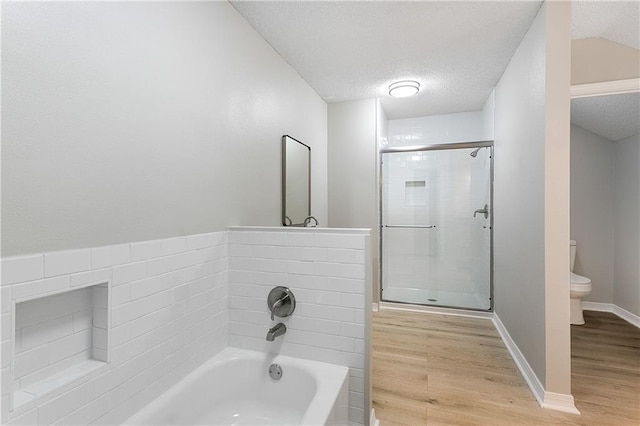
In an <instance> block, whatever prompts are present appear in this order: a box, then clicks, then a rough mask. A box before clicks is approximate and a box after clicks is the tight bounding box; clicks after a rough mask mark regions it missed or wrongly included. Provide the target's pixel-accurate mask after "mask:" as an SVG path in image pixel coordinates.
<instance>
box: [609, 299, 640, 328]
mask: <svg viewBox="0 0 640 426" xmlns="http://www.w3.org/2000/svg"><path fill="white" fill-rule="evenodd" d="M612 312H613V313H614V314H616V315H617V316H619V317H620V318H622V319H623V320H625V321H627V322H629V323H631V324H633V325H635V326H636V327H638V328H640V316H638V315H636V314H632V313H631V312H629V311H627V310H626V309H622V308H621V307H620V306H617V305H613V311H612Z"/></svg>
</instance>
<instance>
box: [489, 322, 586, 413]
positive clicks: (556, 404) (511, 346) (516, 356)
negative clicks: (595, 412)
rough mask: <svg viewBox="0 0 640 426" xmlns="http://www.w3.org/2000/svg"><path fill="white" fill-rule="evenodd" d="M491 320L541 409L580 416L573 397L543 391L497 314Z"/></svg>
mask: <svg viewBox="0 0 640 426" xmlns="http://www.w3.org/2000/svg"><path fill="white" fill-rule="evenodd" d="M492 320H493V324H494V326H495V327H496V330H498V333H499V334H500V337H501V338H502V341H503V342H504V344H505V346H506V347H507V349H508V350H509V353H510V354H511V358H513V361H514V362H515V363H516V366H517V367H518V369H519V370H520V374H522V377H523V378H524V380H525V381H526V382H527V385H529V389H531V393H533V396H534V397H535V399H536V401H538V404H539V405H540V406H541V407H543V408H548V409H551V410H556V411H563V412H566V413H574V414H580V411H578V409H577V408H576V406H575V403H574V400H573V395H570V394H569V395H566V394H559V393H554V392H547V391H545V390H544V387H543V386H542V383H541V382H540V379H538V376H536V373H535V372H534V371H533V369H532V368H531V366H530V365H529V363H528V362H527V359H526V358H525V357H524V355H523V354H522V352H520V348H518V345H516V342H514V340H513V339H512V338H511V336H510V335H509V332H508V331H507V329H506V327H505V326H504V324H503V323H502V321H500V317H498V314H496V313H494V315H493V318H492Z"/></svg>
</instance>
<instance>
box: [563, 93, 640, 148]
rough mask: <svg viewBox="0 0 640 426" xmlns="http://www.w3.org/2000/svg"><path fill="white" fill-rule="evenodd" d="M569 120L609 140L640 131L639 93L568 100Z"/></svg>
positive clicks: (615, 139) (622, 137)
mask: <svg viewBox="0 0 640 426" xmlns="http://www.w3.org/2000/svg"><path fill="white" fill-rule="evenodd" d="M571 122H572V123H573V124H575V125H577V126H580V127H582V128H583V129H587V130H589V131H590V132H592V133H595V134H597V135H600V136H602V137H604V138H606V139H609V140H611V141H618V140H620V139H624V138H627V137H629V136H632V135H635V134H637V133H640V93H628V94H624V95H611V96H597V97H593V98H580V99H572V100H571Z"/></svg>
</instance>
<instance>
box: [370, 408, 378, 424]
mask: <svg viewBox="0 0 640 426" xmlns="http://www.w3.org/2000/svg"><path fill="white" fill-rule="evenodd" d="M369 426H380V420H378V419H377V418H376V410H374V409H373V408H372V409H371V417H369Z"/></svg>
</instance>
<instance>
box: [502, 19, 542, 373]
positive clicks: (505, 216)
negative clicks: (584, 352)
mask: <svg viewBox="0 0 640 426" xmlns="http://www.w3.org/2000/svg"><path fill="white" fill-rule="evenodd" d="M544 93H545V20H544V14H539V15H538V16H537V17H536V19H535V20H534V22H533V24H532V25H531V28H529V31H528V32H527V34H526V35H525V37H524V39H523V40H522V43H521V44H520V46H519V47H518V50H517V51H516V53H515V55H514V56H513V58H511V62H510V63H509V65H508V66H507V69H506V70H505V72H504V74H503V76H502V78H501V79H500V82H499V83H498V85H497V86H496V90H495V142H494V146H495V149H494V153H495V163H494V191H495V193H494V225H495V229H494V274H495V275H494V297H495V311H496V313H497V314H498V316H499V317H500V319H501V321H502V323H503V324H504V325H505V327H506V328H507V330H508V332H509V334H510V335H511V337H512V339H513V340H514V341H515V343H516V344H517V345H518V347H519V349H520V351H521V352H522V353H523V355H524V356H525V357H526V359H527V361H528V363H529V364H530V365H531V367H532V368H533V370H534V371H535V373H536V375H537V376H538V378H539V379H540V381H541V382H542V383H543V385H544V378H545V351H546V346H545V344H546V343H545V294H544V290H545V289H544V286H545V263H544V255H545V240H544V238H545V229H544V183H545V181H544V161H545V155H544V141H545V97H544Z"/></svg>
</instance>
